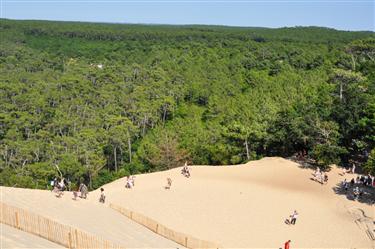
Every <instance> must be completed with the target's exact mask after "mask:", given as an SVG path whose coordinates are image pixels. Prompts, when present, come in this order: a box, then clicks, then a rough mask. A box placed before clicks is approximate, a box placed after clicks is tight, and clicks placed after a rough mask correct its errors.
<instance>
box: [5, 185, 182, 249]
mask: <svg viewBox="0 0 375 249" xmlns="http://www.w3.org/2000/svg"><path fill="white" fill-rule="evenodd" d="M0 194H1V201H2V202H4V203H6V204H9V205H13V206H16V207H20V208H23V209H26V210H30V211H31V212H34V213H37V214H40V215H42V216H44V217H48V218H51V219H53V220H56V221H58V222H60V223H62V224H66V225H69V226H72V227H76V228H79V229H81V230H82V231H86V232H88V233H89V234H93V235H98V236H100V237H103V238H105V239H107V240H109V241H112V242H114V243H115V244H117V245H122V246H124V247H126V248H140V247H142V248H177V247H179V245H178V244H176V243H174V242H172V241H169V240H167V239H165V238H163V237H161V236H159V235H157V234H155V233H153V232H151V231H150V230H148V229H146V228H144V227H143V226H141V225H139V224H137V223H135V222H133V221H131V220H129V219H127V218H126V217H124V216H123V215H121V214H119V213H118V212H116V211H114V210H112V209H110V208H109V207H107V206H106V205H102V204H100V203H98V198H97V196H95V194H90V195H89V199H88V200H77V201H74V200H72V197H73V196H72V193H69V192H66V193H65V195H64V197H62V198H56V197H55V196H54V194H53V193H52V192H50V191H45V190H32V189H20V188H6V187H0Z"/></svg>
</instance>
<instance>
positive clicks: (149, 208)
mask: <svg viewBox="0 0 375 249" xmlns="http://www.w3.org/2000/svg"><path fill="white" fill-rule="evenodd" d="M180 170H181V168H176V169H172V170H167V171H161V172H154V173H150V174H140V175H136V178H135V187H134V188H133V189H126V188H125V178H122V179H118V180H116V181H114V182H111V183H109V184H106V185H104V186H103V188H104V189H105V193H106V204H104V205H103V204H100V203H99V202H98V198H99V196H100V193H99V190H96V191H93V192H90V194H89V196H88V199H87V200H82V199H78V200H77V201H74V200H72V199H71V198H72V193H69V192H66V193H65V194H64V197H63V198H56V197H55V195H54V193H52V192H50V191H45V190H32V189H20V188H8V187H0V190H1V193H2V202H4V203H6V204H9V205H12V206H16V207H20V208H24V209H27V210H29V211H31V212H34V213H37V214H41V215H43V216H46V217H49V218H52V219H53V220H57V221H58V222H60V223H62V224H69V225H70V226H73V227H77V228H79V229H81V230H83V231H85V232H88V233H90V234H93V235H97V236H101V237H103V238H105V239H107V240H110V241H111V242H115V243H116V244H120V245H123V246H125V247H127V248H144V247H150V248H172V247H173V248H176V247H179V246H178V245H176V244H174V243H173V242H171V241H168V240H167V239H164V238H163V237H160V236H158V235H156V234H154V233H153V232H151V231H149V230H147V229H146V228H144V227H142V226H140V225H138V224H136V223H134V222H133V221H131V220H129V219H127V218H126V217H124V216H122V215H120V214H119V213H117V212H116V211H114V210H112V209H111V208H109V207H108V204H110V203H113V204H116V205H119V206H122V207H125V208H128V209H130V210H132V211H135V212H139V213H141V214H144V215H146V216H148V217H150V218H152V219H154V220H156V221H157V222H159V223H160V224H162V225H165V226H167V227H169V228H171V229H174V230H175V231H178V232H183V233H186V234H190V235H192V236H194V237H197V238H200V239H205V240H209V241H212V242H216V243H219V245H220V247H221V248H279V247H281V246H282V244H283V243H284V242H285V241H286V240H288V239H290V240H292V246H293V248H373V246H374V245H373V241H371V240H370V238H369V237H368V236H367V234H366V231H367V230H370V232H372V231H371V229H372V228H373V221H374V218H375V217H374V212H373V206H371V205H370V204H367V203H363V202H359V201H353V200H351V199H349V198H346V197H345V195H341V194H336V191H335V188H336V187H337V185H338V184H340V182H341V181H342V180H343V179H344V178H347V180H350V179H351V178H352V177H355V176H356V175H352V174H348V175H346V176H342V175H340V173H341V170H339V169H337V168H336V167H333V168H332V170H331V171H330V172H328V177H329V182H328V184H324V185H321V184H319V183H317V182H315V181H312V180H311V179H310V178H311V177H312V173H313V170H311V169H308V168H302V167H301V165H299V164H297V163H295V162H292V161H289V160H285V159H283V158H277V157H274V158H264V159H262V160H258V161H252V162H249V163H247V164H243V165H238V166H216V167H212V166H191V177H190V178H185V177H184V176H183V175H181V173H180ZM167 177H170V178H171V179H172V181H173V182H172V186H171V189H169V190H166V189H164V186H165V185H166V183H167V181H166V178H167ZM350 192H351V190H349V193H350ZM368 193H370V192H368ZM372 194H375V193H374V192H372ZM40 203H43V205H40ZM294 210H297V211H298V213H299V217H298V219H297V222H296V224H295V225H294V226H293V225H286V224H285V223H284V221H285V219H286V218H288V216H289V215H290V214H291V213H292V212H293V211H294Z"/></svg>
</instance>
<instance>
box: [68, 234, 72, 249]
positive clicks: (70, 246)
mask: <svg viewBox="0 0 375 249" xmlns="http://www.w3.org/2000/svg"><path fill="white" fill-rule="evenodd" d="M68 239H69V241H68V245H69V249H72V234H71V233H70V232H68Z"/></svg>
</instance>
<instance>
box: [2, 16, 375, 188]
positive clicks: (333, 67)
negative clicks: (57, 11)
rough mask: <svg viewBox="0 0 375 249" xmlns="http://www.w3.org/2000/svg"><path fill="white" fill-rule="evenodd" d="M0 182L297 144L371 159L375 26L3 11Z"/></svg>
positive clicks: (268, 152) (251, 153) (331, 158)
mask: <svg viewBox="0 0 375 249" xmlns="http://www.w3.org/2000/svg"><path fill="white" fill-rule="evenodd" d="M0 35H1V38H2V42H1V44H0V173H1V174H0V185H6V186H16V187H28V188H41V189H46V188H47V185H48V182H49V181H50V180H52V179H53V178H54V177H65V178H66V179H68V180H69V181H70V182H71V187H72V188H76V187H77V185H78V184H79V183H80V182H85V183H86V184H88V185H89V187H90V188H91V189H95V188H97V187H99V186H101V185H103V184H104V183H107V182H110V181H112V180H114V179H117V178H119V177H123V176H125V175H128V174H134V173H140V172H153V171H159V170H163V169H169V168H173V167H176V166H180V165H182V164H183V163H184V162H185V160H188V161H190V162H192V163H194V164H209V165H215V164H239V163H244V162H246V161H249V160H253V159H258V158H262V157H264V156H290V155H293V154H296V153H302V152H304V153H305V154H306V155H307V156H308V157H309V158H310V159H312V160H314V161H315V162H316V164H318V165H320V166H322V167H327V166H328V165H329V164H331V163H337V164H340V165H348V164H349V162H350V161H351V160H353V161H354V162H355V163H356V164H357V165H358V169H360V168H361V169H363V170H364V171H366V172H372V173H375V172H374V169H375V150H374V149H373V148H374V144H375V138H374V135H373V134H375V109H374V108H375V97H374V96H375V85H374V84H375V83H374V82H375V74H374V72H375V62H374V51H375V45H374V44H375V39H374V33H373V32H346V31H338V30H333V29H327V28H320V27H295V28H280V29H268V28H235V27H224V26H202V25H190V26H169V25H125V24H100V23H75V22H49V21H15V20H6V19H0Z"/></svg>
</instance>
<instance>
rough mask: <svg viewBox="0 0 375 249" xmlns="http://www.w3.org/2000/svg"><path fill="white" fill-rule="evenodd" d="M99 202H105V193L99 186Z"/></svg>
mask: <svg viewBox="0 0 375 249" xmlns="http://www.w3.org/2000/svg"><path fill="white" fill-rule="evenodd" d="M99 202H100V203H104V202H105V194H104V188H100V198H99Z"/></svg>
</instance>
